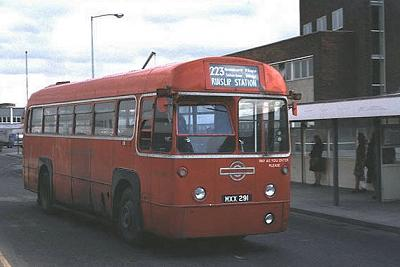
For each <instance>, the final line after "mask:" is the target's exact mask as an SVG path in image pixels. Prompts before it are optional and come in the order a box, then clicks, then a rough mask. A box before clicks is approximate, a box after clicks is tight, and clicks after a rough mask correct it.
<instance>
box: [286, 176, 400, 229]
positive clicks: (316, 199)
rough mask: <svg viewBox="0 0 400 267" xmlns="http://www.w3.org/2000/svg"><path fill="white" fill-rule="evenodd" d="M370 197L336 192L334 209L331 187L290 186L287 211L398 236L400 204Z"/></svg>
mask: <svg viewBox="0 0 400 267" xmlns="http://www.w3.org/2000/svg"><path fill="white" fill-rule="evenodd" d="M372 194H373V193H372V192H361V193H353V192H351V190H350V189H340V193H339V206H335V205H334V202H333V187H328V186H318V187H316V186H312V185H305V184H300V183H292V198H291V210H292V211H293V212H299V213H305V214H310V215H315V216H320V217H328V218H331V219H335V220H340V221H345V222H349V223H353V224H358V225H364V226H368V227H374V228H378V229H382V230H386V231H391V232H396V233H400V201H396V202H387V203H380V202H379V201H377V200H374V199H372Z"/></svg>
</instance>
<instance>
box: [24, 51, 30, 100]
mask: <svg viewBox="0 0 400 267" xmlns="http://www.w3.org/2000/svg"><path fill="white" fill-rule="evenodd" d="M25 89H26V105H28V98H29V95H28V51H25Z"/></svg>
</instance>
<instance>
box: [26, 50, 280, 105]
mask: <svg viewBox="0 0 400 267" xmlns="http://www.w3.org/2000/svg"><path fill="white" fill-rule="evenodd" d="M221 67H222V68H224V71H221V69H219V68H221ZM255 67H256V68H255ZM212 68H214V70H213V71H211V69H212ZM211 72H212V74H211ZM227 73H228V74H227ZM244 73H246V74H244ZM255 73H256V74H257V75H258V77H256V76H257V75H254V74H255ZM243 75H246V77H249V78H248V79H247V78H245V77H244V76H243ZM230 84H231V85H232V86H228V85H230ZM161 88H171V89H172V90H174V91H177V92H179V91H185V92H191V91H192V92H203V93H204V92H207V93H217V92H218V93H250V94H252V93H254V94H259V93H260V91H262V93H267V94H276V95H287V88H286V84H285V82H284V80H283V78H282V76H281V75H280V74H279V72H278V71H277V70H275V69H274V68H272V67H270V66H268V65H267V64H263V63H261V62H257V61H253V60H248V59H243V58H238V57H208V58H202V59H197V60H194V61H189V62H184V63H176V64H169V65H165V66H160V67H155V68H150V69H146V70H137V71H130V72H127V73H123V74H115V75H110V76H106V77H102V78H97V79H91V80H86V81H81V82H75V83H60V84H56V85H52V86H48V87H46V88H44V89H42V90H40V91H38V92H36V93H34V94H32V96H31V97H30V99H29V102H28V106H31V105H40V104H50V103H61V102H68V101H77V100H85V99H94V98H103V97H113V96H123V95H133V94H138V93H150V92H155V91H156V90H157V89H161Z"/></svg>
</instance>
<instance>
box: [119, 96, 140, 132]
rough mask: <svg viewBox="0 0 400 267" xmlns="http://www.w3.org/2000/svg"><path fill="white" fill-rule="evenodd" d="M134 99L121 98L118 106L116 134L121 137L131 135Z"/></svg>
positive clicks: (132, 130) (134, 110)
mask: <svg viewBox="0 0 400 267" xmlns="http://www.w3.org/2000/svg"><path fill="white" fill-rule="evenodd" d="M135 115H136V100H135V99H129V100H122V101H121V102H119V108H118V128H117V129H118V130H117V135H118V136H123V137H131V136H133V132H134V128H135V121H136V118H135Z"/></svg>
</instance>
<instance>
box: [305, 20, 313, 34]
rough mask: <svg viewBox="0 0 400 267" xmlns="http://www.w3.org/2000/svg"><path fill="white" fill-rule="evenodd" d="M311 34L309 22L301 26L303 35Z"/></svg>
mask: <svg viewBox="0 0 400 267" xmlns="http://www.w3.org/2000/svg"><path fill="white" fill-rule="evenodd" d="M310 33H312V23H311V22H309V23H307V24H304V25H303V35H306V34H310Z"/></svg>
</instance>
